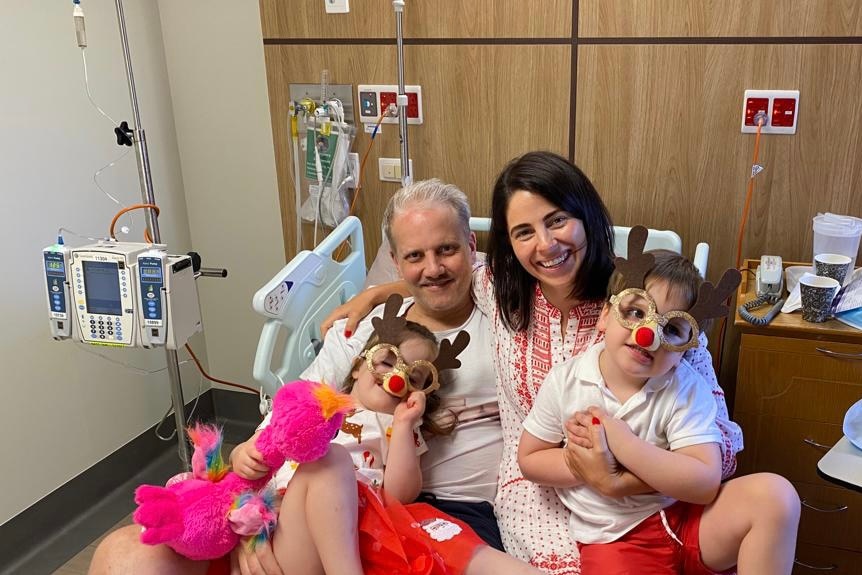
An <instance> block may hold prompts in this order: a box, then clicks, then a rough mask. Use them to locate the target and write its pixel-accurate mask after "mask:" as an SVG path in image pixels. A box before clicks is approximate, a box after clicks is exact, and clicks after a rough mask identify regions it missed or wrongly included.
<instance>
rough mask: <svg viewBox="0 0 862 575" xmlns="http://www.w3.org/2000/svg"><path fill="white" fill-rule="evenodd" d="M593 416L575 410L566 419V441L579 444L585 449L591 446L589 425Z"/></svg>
mask: <svg viewBox="0 0 862 575" xmlns="http://www.w3.org/2000/svg"><path fill="white" fill-rule="evenodd" d="M592 419H593V416H592V415H590V414H589V413H587V412H586V411H576V412H575V413H573V414H572V417H570V418H569V419H567V420H566V437H567V443H570V444H573V445H579V446H581V447H583V448H585V449H590V448H592V447H593V440H592V435H591V434H590V427H591V426H592Z"/></svg>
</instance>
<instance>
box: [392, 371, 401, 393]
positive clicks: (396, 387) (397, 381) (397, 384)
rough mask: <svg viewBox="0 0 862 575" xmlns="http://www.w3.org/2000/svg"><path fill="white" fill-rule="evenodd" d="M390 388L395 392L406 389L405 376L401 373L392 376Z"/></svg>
mask: <svg viewBox="0 0 862 575" xmlns="http://www.w3.org/2000/svg"><path fill="white" fill-rule="evenodd" d="M389 389H391V390H392V392H393V393H401V390H403V389H404V378H403V377H401V376H400V375H393V376H392V377H390V378H389Z"/></svg>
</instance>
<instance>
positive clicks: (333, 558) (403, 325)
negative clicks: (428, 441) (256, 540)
mask: <svg viewBox="0 0 862 575" xmlns="http://www.w3.org/2000/svg"><path fill="white" fill-rule="evenodd" d="M400 306H401V298H400V297H393V298H390V300H389V301H387V304H386V306H385V311H384V315H383V317H382V318H380V319H378V320H376V321H375V323H374V327H375V332H374V334H373V335H372V336H371V338H370V339H369V340H368V342H367V343H366V345H365V347H364V349H363V352H362V353H361V354H360V356H359V357H357V358H356V359H355V361H354V364H353V368H352V369H351V372H350V375H349V376H348V377H347V379H346V381H345V382H344V388H345V390H346V391H348V392H349V393H350V395H351V396H352V397H353V399H354V401H355V403H356V409H355V411H354V412H353V413H352V414H350V415H349V416H348V417H346V418H345V422H344V424H343V425H342V428H341V431H340V432H339V434H338V435H337V436H336V437H335V439H334V440H333V445H332V447H331V449H330V451H329V453H328V454H327V455H326V456H325V457H324V458H323V459H321V460H318V461H316V462H313V463H304V464H302V465H300V466H298V467H296V468H295V469H294V468H293V467H292V466H291V465H290V464H287V465H285V466H284V467H282V469H280V470H279V471H278V472H277V473H276V476H275V484H276V488H277V489H279V490H281V491H283V500H282V503H281V510H280V520H279V522H278V526H277V528H276V532H275V536H274V538H273V551H274V555H275V558H276V560H277V561H278V564H279V566H280V567H281V569H282V570H283V571H285V572H288V571H290V572H291V573H294V572H297V571H296V569H301V570H302V571H301V572H303V573H339V574H342V573H343V574H346V575H350V574H354V573H355V574H361V573H366V574H368V573H387V574H388V573H399V572H403V573H407V572H410V573H413V572H419V573H429V574H435V573H439V574H443V573H468V574H472V573H477V574H478V573H489V574H490V573H494V572H496V573H537V571H536V570H534V569H532V568H531V567H529V566H528V565H526V564H525V563H522V562H520V561H518V560H516V559H514V558H512V557H509V556H507V555H505V554H504V553H501V552H499V551H496V550H494V549H492V548H490V547H488V546H487V545H485V544H484V542H482V540H481V539H480V538H479V537H478V536H477V535H476V534H475V533H474V532H473V531H472V530H471V529H470V528H469V527H468V526H467V525H466V524H465V523H462V522H461V521H459V520H457V519H454V518H452V517H450V516H448V515H446V514H444V513H442V512H440V511H438V510H437V509H435V508H433V507H431V506H430V505H427V504H423V503H416V504H413V503H411V502H412V501H413V500H414V499H415V498H416V496H417V495H418V494H419V491H420V488H421V486H422V475H421V471H420V467H419V456H420V455H421V454H422V453H424V451H425V450H426V449H427V448H426V447H425V442H424V440H423V439H422V431H423V430H424V431H425V432H426V433H445V432H446V431H447V430H446V429H442V430H441V429H440V428H439V427H436V426H434V424H432V423H431V422H430V419H431V418H430V417H428V416H430V415H431V414H432V413H433V411H434V410H435V409H436V407H437V404H438V403H439V399H438V398H437V396H436V394H435V393H434V391H435V390H436V389H438V388H439V385H440V384H439V379H438V370H441V369H446V368H452V367H457V366H458V365H460V363H459V362H458V360H457V359H456V358H455V356H456V355H457V352H458V351H460V349H463V348H464V347H465V346H466V341H465V339H469V338H467V337H466V333H463V332H462V333H463V335H459V337H457V338H456V339H455V343H454V344H451V345H450V344H449V342H447V341H444V342H443V345H441V346H440V348H439V354H438V346H437V342H436V339H435V337H434V335H433V334H432V333H431V332H430V331H428V330H427V329H426V328H425V327H423V326H422V325H420V324H417V323H414V322H410V321H407V320H405V319H404V318H399V317H397V313H398V310H399V308H400ZM423 415H425V416H426V422H425V424H423ZM267 423H268V420H265V421H264V423H263V424H262V425H261V427H264V426H265V425H266V424H267ZM254 439H255V437H252V438H251V439H250V440H249V441H247V442H245V443H243V444H240V445H239V446H237V447H236V448H235V449H234V451H233V452H232V453H231V463H232V465H233V469H234V471H235V472H237V473H238V474H240V475H243V476H246V477H259V476H260V475H261V474H263V473H265V472H266V467H265V466H264V465H263V463H262V461H261V457H260V454H259V453H258V452H257V450H256V449H255V448H254ZM288 566H289V569H288Z"/></svg>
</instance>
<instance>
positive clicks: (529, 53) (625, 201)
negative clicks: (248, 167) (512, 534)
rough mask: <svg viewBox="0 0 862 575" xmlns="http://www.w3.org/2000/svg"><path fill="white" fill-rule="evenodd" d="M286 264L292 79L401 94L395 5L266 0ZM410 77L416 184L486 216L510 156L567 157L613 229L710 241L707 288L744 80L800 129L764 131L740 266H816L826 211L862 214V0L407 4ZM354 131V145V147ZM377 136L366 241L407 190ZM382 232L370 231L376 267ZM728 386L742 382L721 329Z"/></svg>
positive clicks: (726, 249) (741, 137)
mask: <svg viewBox="0 0 862 575" xmlns="http://www.w3.org/2000/svg"><path fill="white" fill-rule="evenodd" d="M260 5H261V17H262V27H263V33H264V44H265V53H266V59H267V73H268V77H269V90H270V105H271V109H272V121H273V135H274V138H275V147H276V154H277V158H278V176H279V188H280V193H281V198H282V213H283V216H284V225H285V246H286V250H287V253H288V256H290V255H292V254H293V253H295V252H296V248H295V246H294V245H293V243H294V239H293V238H294V231H293V222H294V214H293V205H294V202H293V186H292V181H293V179H292V178H293V176H292V172H291V169H292V168H291V160H290V158H291V156H290V147H289V134H288V132H287V100H288V84H289V83H294V82H301V83H314V82H317V81H318V80H319V78H320V71H321V70H322V69H324V68H326V69H328V70H329V71H330V79H331V81H332V82H334V83H342V84H354V85H356V84H360V83H386V84H394V83H396V50H395V45H394V36H395V18H394V15H393V13H392V7H391V2H390V1H389V0H363V1H361V2H352V3H351V10H352V11H351V12H350V13H349V14H346V15H326V14H325V13H324V3H323V0H293V1H291V2H284V1H283V0H260ZM404 33H405V38H406V46H405V49H404V52H405V61H406V73H405V78H406V81H407V83H409V84H420V85H421V86H422V90H423V99H424V113H425V123H424V124H423V125H421V126H411V128H410V156H411V158H413V161H414V177H415V178H416V179H420V178H426V177H440V178H442V179H444V180H448V181H452V182H454V183H457V184H458V185H459V186H461V187H462V189H464V191H465V192H466V193H467V195H468V196H469V197H470V200H471V202H472V204H473V206H474V212H475V213H476V214H477V215H483V214H487V213H488V209H489V204H490V189H491V183H492V182H493V179H494V177H495V175H496V173H497V172H498V171H499V169H500V168H501V167H502V166H503V165H504V164H505V162H506V161H508V160H509V159H511V158H512V157H513V156H515V155H517V154H519V153H522V152H525V151H528V150H532V149H549V150H553V151H556V152H559V153H562V154H565V155H568V156H569V157H570V158H572V159H573V160H574V161H575V162H576V163H578V164H579V165H580V166H581V167H582V168H583V169H584V170H585V171H586V173H587V174H589V175H590V177H591V178H592V179H593V180H594V182H595V184H596V186H597V187H598V189H599V191H600V192H601V194H602V195H603V197H604V198H605V201H606V203H607V204H608V207H609V209H610V212H611V214H612V216H613V217H614V221H615V222H616V223H620V224H625V225H633V224H637V223H642V224H645V225H648V226H650V227H656V228H672V229H675V230H677V231H678V232H679V233H680V235H681V236H682V238H683V245H684V249H685V251H686V252H687V253H688V254H689V255H690V254H691V253H692V251H693V249H694V245H695V244H696V243H697V242H699V241H706V242H708V243H709V244H710V246H711V253H710V262H709V263H710V270H711V272H710V277H711V278H716V277H717V276H718V274H719V273H720V272H721V270H723V269H724V268H726V267H728V266H730V265H733V263H734V260H735V242H736V234H737V230H738V225H739V219H740V215H741V211H742V205H743V201H744V196H745V189H746V185H747V180H748V174H749V173H750V170H751V156H752V150H753V144H754V136H753V135H745V134H741V133H740V130H739V124H740V119H741V108H742V97H743V91H744V90H745V89H746V88H772V89H798V90H800V92H801V96H800V107H799V120H798V131H797V134H796V135H793V136H763V138H762V141H761V155H760V162H759V163H760V164H761V165H763V166H764V168H765V170H764V171H763V172H762V173H761V174H760V175H759V176H758V177H757V178H756V192H755V198H754V202H753V207H752V211H751V217H750V221H749V223H748V227H747V234H746V240H745V243H744V248H743V254H744V255H745V256H749V257H755V256H757V255H759V254H761V253H774V254H780V255H782V256H783V257H784V258H785V259H786V260H802V261H804V260H810V258H811V241H812V232H811V218H812V217H813V216H814V215H815V214H816V212H818V211H834V212H838V213H845V214H853V215H857V216H862V193H860V191H862V135H860V134H862V101H860V98H859V94H860V93H862V38H860V36H862V2H859V1H858V0H760V1H758V2H751V1H750V0H721V1H719V0H654V1H651V2H642V1H640V0H543V1H542V2H522V1H521V0H475V1H473V2H452V1H451V0H408V1H407V2H406V8H405V12H404ZM368 145H369V138H368V136H367V135H366V134H361V135H360V136H359V137H358V139H357V141H356V144H355V147H354V149H355V150H358V151H359V152H360V153H363V152H364V151H365V149H366V148H367V147H368ZM398 155H399V144H398V130H397V126H395V125H384V127H383V133H382V134H381V135H380V136H378V138H377V141H376V143H375V145H374V149H373V150H372V153H371V154H370V156H369V160H368V163H367V169H366V176H365V189H364V192H363V196H362V199H361V200H360V205H359V210H358V214H359V215H360V217H361V218H362V219H363V221H364V222H365V224H366V229H368V230H373V229H379V223H380V215H381V212H382V208H383V206H384V205H385V204H386V202H387V201H388V198H389V196H390V195H391V194H392V193H393V192H394V191H395V190H396V189H397V184H391V183H384V182H380V181H379V179H378V174H377V158H378V157H380V156H391V157H398ZM378 245H379V238H378V237H377V234H373V233H369V234H366V249H367V251H368V253H369V254H370V255H373V254H374V253H375V252H376V249H377V247H378ZM728 342H729V345H728V346H727V349H728V350H729V352H730V353H729V354H727V357H726V358H725V359H726V362H725V364H726V365H725V369H724V370H723V373H722V378H723V383H730V382H732V381H733V378H734V374H735V352H734V350H735V347H736V346H735V345H734V336H733V334H730V338H729V340H728Z"/></svg>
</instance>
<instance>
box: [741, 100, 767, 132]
mask: <svg viewBox="0 0 862 575" xmlns="http://www.w3.org/2000/svg"><path fill="white" fill-rule="evenodd" d="M758 112H763V113H764V114H769V98H749V99H748V100H746V101H745V125H746V126H756V125H757V122H756V121H755V119H754V116H756V115H757V113H758Z"/></svg>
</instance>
